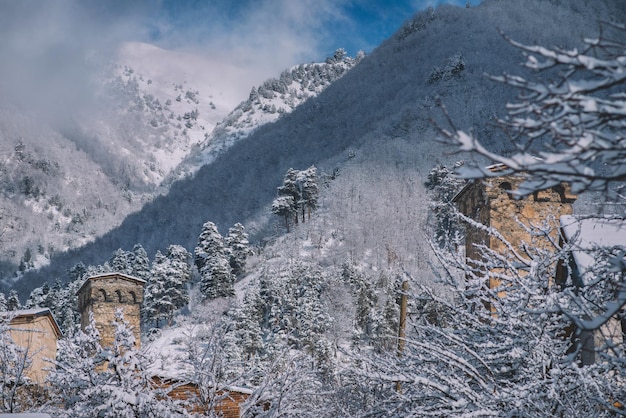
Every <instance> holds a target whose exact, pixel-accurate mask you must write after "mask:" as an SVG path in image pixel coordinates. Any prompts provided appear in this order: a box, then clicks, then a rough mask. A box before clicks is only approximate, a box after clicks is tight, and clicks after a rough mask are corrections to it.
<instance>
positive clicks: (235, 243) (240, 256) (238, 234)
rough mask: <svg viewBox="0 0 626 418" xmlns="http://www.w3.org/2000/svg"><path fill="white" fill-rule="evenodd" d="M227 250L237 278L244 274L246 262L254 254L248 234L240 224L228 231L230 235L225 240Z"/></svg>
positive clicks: (231, 266)
mask: <svg viewBox="0 0 626 418" xmlns="http://www.w3.org/2000/svg"><path fill="white" fill-rule="evenodd" d="M224 241H225V243H226V250H227V253H228V256H229V263H230V268H231V269H232V273H233V274H234V275H235V277H238V276H239V275H241V274H242V273H243V272H244V269H245V267H246V260H247V258H248V257H249V256H250V255H251V254H252V250H251V249H250V242H249V241H248V234H246V232H245V231H244V227H243V225H242V224H240V223H236V224H235V225H234V226H233V227H232V228H230V229H229V230H228V235H227V236H226V238H225V239H224Z"/></svg>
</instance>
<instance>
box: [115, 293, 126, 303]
mask: <svg viewBox="0 0 626 418" xmlns="http://www.w3.org/2000/svg"><path fill="white" fill-rule="evenodd" d="M115 294H116V295H117V301H118V302H120V303H122V302H124V301H123V300H122V292H121V291H120V290H116V291H115Z"/></svg>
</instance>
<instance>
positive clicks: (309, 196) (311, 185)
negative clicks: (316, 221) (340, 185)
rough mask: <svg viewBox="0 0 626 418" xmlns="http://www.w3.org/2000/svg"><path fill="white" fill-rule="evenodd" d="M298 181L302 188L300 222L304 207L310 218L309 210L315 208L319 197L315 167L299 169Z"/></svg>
mask: <svg viewBox="0 0 626 418" xmlns="http://www.w3.org/2000/svg"><path fill="white" fill-rule="evenodd" d="M300 182H301V188H302V208H301V209H302V222H304V211H305V208H306V210H307V215H308V218H309V219H310V218H311V212H313V211H315V209H317V200H318V198H319V180H318V177H317V168H316V167H315V166H314V165H312V166H311V167H309V168H307V169H306V170H304V171H301V172H300Z"/></svg>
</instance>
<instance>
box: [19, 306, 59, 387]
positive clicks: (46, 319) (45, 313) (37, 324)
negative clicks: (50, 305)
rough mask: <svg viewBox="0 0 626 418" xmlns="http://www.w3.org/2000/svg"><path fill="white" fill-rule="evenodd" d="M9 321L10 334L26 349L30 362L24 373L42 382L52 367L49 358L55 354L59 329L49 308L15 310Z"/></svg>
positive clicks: (36, 381)
mask: <svg viewBox="0 0 626 418" xmlns="http://www.w3.org/2000/svg"><path fill="white" fill-rule="evenodd" d="M14 314H15V317H13V319H12V320H11V322H10V331H9V332H10V334H11V338H12V339H13V342H15V344H16V345H18V346H20V347H23V348H25V349H27V350H28V353H27V356H28V359H29V360H30V361H31V362H32V363H31V364H30V367H29V368H28V369H27V370H26V372H25V375H26V376H27V377H28V378H29V379H31V380H32V381H33V382H35V383H37V384H43V383H44V382H45V380H46V378H47V376H48V373H49V372H50V369H51V368H52V364H51V363H50V361H49V360H50V359H55V358H56V354H57V340H58V339H59V338H61V331H60V330H59V328H58V326H57V324H56V322H55V321H54V319H53V317H52V314H51V313H50V310H48V309H47V308H43V309H38V310H26V311H15V313H14Z"/></svg>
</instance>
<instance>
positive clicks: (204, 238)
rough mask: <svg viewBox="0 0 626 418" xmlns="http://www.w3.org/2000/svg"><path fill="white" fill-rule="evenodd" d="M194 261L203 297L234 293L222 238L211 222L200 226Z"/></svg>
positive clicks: (224, 295)
mask: <svg viewBox="0 0 626 418" xmlns="http://www.w3.org/2000/svg"><path fill="white" fill-rule="evenodd" d="M194 261H195V264H196V267H197V268H198V271H199V272H200V276H201V280H200V292H201V293H202V295H203V298H204V299H215V298H218V297H228V296H232V295H234V293H235V290H234V287H233V286H234V277H233V275H232V274H231V271H230V263H229V262H228V257H227V255H226V250H225V247H224V239H223V238H222V235H220V233H219V232H218V230H217V227H216V226H215V224H214V223H213V222H207V223H205V224H204V225H203V227H202V233H201V234H200V236H199V237H198V245H197V246H196V248H195V250H194Z"/></svg>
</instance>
